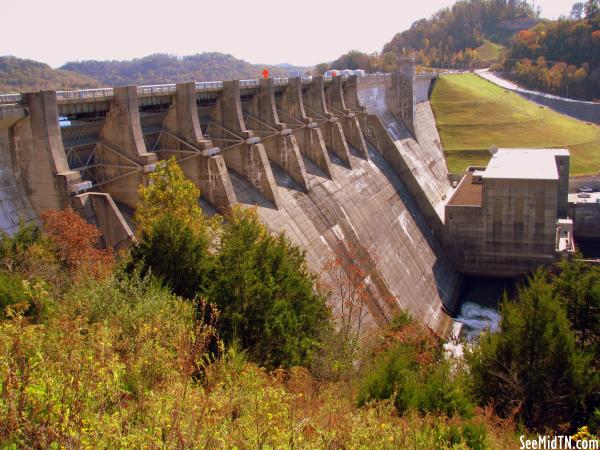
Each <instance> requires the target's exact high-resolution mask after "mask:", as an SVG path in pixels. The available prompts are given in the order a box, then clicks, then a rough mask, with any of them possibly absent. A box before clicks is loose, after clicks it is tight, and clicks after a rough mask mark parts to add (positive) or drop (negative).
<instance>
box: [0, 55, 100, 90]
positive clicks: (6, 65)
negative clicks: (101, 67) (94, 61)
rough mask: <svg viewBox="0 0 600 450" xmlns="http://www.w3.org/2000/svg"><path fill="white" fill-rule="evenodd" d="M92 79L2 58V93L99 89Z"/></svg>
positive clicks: (18, 59) (40, 65) (42, 64)
mask: <svg viewBox="0 0 600 450" xmlns="http://www.w3.org/2000/svg"><path fill="white" fill-rule="evenodd" d="M99 86H100V83H99V82H98V81H97V80H95V79H94V78H92V77H89V76H86V75H82V74H79V73H75V72H70V71H68V70H57V69H53V68H51V67H50V66H49V65H48V64H44V63H40V62H37V61H32V60H30V59H20V58H15V57H14V56H1V57H0V92H23V91H28V90H38V89H76V88H93V87H99Z"/></svg>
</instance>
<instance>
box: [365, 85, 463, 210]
mask: <svg viewBox="0 0 600 450" xmlns="http://www.w3.org/2000/svg"><path fill="white" fill-rule="evenodd" d="M391 83H392V80H391V78H389V77H381V78H370V79H367V80H364V81H363V80H360V81H359V88H358V96H359V98H360V100H361V102H362V104H363V105H364V106H365V108H366V110H367V112H368V113H369V114H372V115H375V116H378V117H379V118H380V119H381V122H382V124H383V126H384V127H385V130H386V131H387V134H388V135H389V137H390V138H391V139H392V140H393V142H394V144H395V145H396V147H397V148H398V151H399V152H400V155H401V156H402V158H403V159H404V162H405V163H406V165H407V166H408V167H409V168H410V172H411V173H412V176H413V177H414V178H415V179H416V181H417V183H418V185H419V187H420V190H422V192H423V193H424V195H425V196H426V197H427V200H428V202H429V203H430V204H431V206H432V207H433V208H434V209H435V210H436V212H437V215H438V217H439V219H440V221H443V218H444V204H445V200H446V198H447V197H448V195H449V193H450V192H451V190H452V187H451V185H450V182H449V181H448V167H447V165H446V160H445V158H444V152H443V149H442V146H441V144H440V138H439V135H438V132H437V129H436V126H435V119H434V116H433V113H432V111H431V106H430V105H429V102H421V103H418V104H417V105H416V107H415V120H414V123H413V127H414V134H415V136H416V139H415V136H413V135H412V134H411V132H410V131H409V130H408V129H407V127H406V126H405V124H404V123H402V122H401V121H398V119H397V118H396V117H395V116H394V115H393V114H392V113H391V111H390V110H389V108H388V103H389V98H387V93H388V91H389V89H390V85H391ZM367 139H368V137H367Z"/></svg>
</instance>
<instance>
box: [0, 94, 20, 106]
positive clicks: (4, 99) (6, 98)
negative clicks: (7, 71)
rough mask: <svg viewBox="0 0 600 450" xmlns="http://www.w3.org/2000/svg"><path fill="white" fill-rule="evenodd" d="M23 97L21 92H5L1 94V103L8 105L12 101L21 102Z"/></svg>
mask: <svg viewBox="0 0 600 450" xmlns="http://www.w3.org/2000/svg"><path fill="white" fill-rule="evenodd" d="M22 99H23V97H22V96H21V94H3V95H0V105H6V104H10V103H21V100H22Z"/></svg>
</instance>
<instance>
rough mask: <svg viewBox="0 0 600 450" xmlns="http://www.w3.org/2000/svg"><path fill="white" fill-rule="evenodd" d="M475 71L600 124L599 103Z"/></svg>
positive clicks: (546, 104)
mask: <svg viewBox="0 0 600 450" xmlns="http://www.w3.org/2000/svg"><path fill="white" fill-rule="evenodd" d="M475 73H476V74H477V75H479V76H480V77H481V78H484V79H486V80H488V81H491V82H492V83H494V84H496V85H498V86H500V87H502V88H504V89H509V90H511V91H515V92H517V93H519V94H520V95H522V96H523V97H525V98H527V99H528V100H532V101H534V102H536V103H539V104H542V105H544V106H548V107H550V108H552V109H553V110H555V111H557V112H559V113H561V114H566V115H568V116H571V117H574V118H576V119H579V120H583V121H586V122H593V123H597V124H600V103H595V102H586V101H583V100H574V99H572V98H566V97H559V96H557V95H552V94H546V93H544V92H538V91H531V90H529V89H524V88H522V87H519V86H518V85H516V84H515V83H513V82H511V81H508V80H505V79H504V78H501V77H499V76H498V75H496V74H494V73H492V72H490V71H489V69H481V70H476V71H475Z"/></svg>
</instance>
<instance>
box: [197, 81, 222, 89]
mask: <svg viewBox="0 0 600 450" xmlns="http://www.w3.org/2000/svg"><path fill="white" fill-rule="evenodd" d="M220 89H223V82H222V81H197V82H196V90H197V91H216V90H220Z"/></svg>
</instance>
